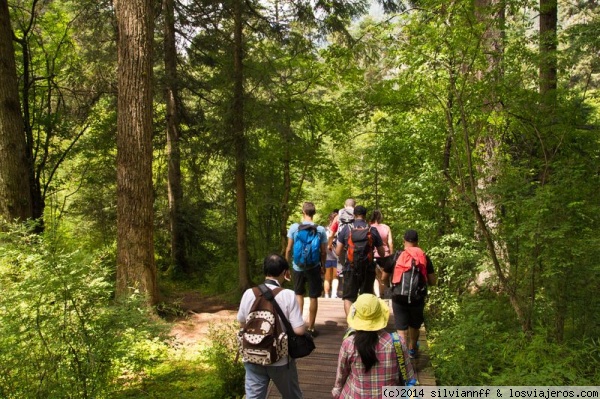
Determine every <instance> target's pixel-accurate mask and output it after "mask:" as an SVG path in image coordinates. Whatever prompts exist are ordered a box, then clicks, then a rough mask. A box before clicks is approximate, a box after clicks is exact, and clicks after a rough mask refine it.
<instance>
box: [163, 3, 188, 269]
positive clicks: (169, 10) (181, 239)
mask: <svg viewBox="0 0 600 399" xmlns="http://www.w3.org/2000/svg"><path fill="white" fill-rule="evenodd" d="M174 8H175V7H174V0H163V12H164V18H165V22H164V24H165V25H164V35H165V38H164V48H165V55H164V57H165V59H164V61H165V75H166V78H165V80H166V84H165V101H166V106H167V156H168V162H169V167H168V197H169V226H170V228H171V263H172V267H174V268H175V270H176V271H182V272H184V273H186V274H189V273H190V270H189V263H188V261H187V257H186V246H185V235H184V220H183V215H182V211H181V205H182V203H183V189H182V186H181V155H180V154H181V153H180V151H179V137H180V130H179V107H178V106H179V101H178V98H179V90H178V79H177V48H176V45H175V10H174Z"/></svg>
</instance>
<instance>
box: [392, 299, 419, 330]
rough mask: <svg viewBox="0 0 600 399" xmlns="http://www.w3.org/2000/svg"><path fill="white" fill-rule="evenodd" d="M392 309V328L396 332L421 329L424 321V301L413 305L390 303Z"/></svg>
mask: <svg viewBox="0 0 600 399" xmlns="http://www.w3.org/2000/svg"><path fill="white" fill-rule="evenodd" d="M392 309H393V310H394V326H395V327H396V330H408V327H411V328H417V329H418V328H421V324H423V321H425V318H424V316H423V311H424V309H425V301H422V302H418V303H414V304H413V303H411V304H408V303H402V302H397V301H392Z"/></svg>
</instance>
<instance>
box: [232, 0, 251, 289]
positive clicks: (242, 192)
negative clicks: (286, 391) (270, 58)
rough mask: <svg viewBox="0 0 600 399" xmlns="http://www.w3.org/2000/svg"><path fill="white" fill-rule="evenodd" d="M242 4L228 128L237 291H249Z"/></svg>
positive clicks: (239, 0) (237, 12) (238, 3)
mask: <svg viewBox="0 0 600 399" xmlns="http://www.w3.org/2000/svg"><path fill="white" fill-rule="evenodd" d="M242 7H243V0H234V2H233V18H234V32H233V69H234V70H233V106H232V110H231V111H232V112H231V128H232V134H233V142H234V153H235V190H236V210H237V252H238V271H239V288H240V290H242V291H243V290H245V289H247V288H248V287H250V285H251V282H250V271H249V269H248V238H247V235H248V232H247V224H248V221H247V219H248V215H247V212H246V137H245V134H244V69H243V58H244V48H243V36H242V35H243V27H242V24H243V20H242Z"/></svg>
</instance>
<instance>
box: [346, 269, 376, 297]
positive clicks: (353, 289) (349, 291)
mask: <svg viewBox="0 0 600 399" xmlns="http://www.w3.org/2000/svg"><path fill="white" fill-rule="evenodd" d="M374 282H375V263H373V265H372V266H371V267H369V268H368V269H367V270H366V273H365V274H364V275H363V276H357V275H356V274H355V273H354V270H352V268H351V267H350V265H346V266H345V267H344V288H343V291H342V292H343V294H342V299H347V300H349V301H351V302H354V301H356V298H358V295H359V294H373V293H374V292H373V283H374Z"/></svg>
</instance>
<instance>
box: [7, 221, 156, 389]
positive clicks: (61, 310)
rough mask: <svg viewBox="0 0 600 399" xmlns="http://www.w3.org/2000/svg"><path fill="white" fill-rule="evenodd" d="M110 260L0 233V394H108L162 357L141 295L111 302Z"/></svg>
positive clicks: (105, 254) (42, 239)
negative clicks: (121, 380)
mask: <svg viewBox="0 0 600 399" xmlns="http://www.w3.org/2000/svg"><path fill="white" fill-rule="evenodd" d="M111 258H112V255H111V251H110V249H105V250H100V251H97V252H95V253H83V252H80V251H77V250H75V251H69V250H68V249H66V248H65V246H61V244H60V242H58V241H56V237H53V238H49V237H48V236H45V235H32V234H29V233H27V232H26V231H25V230H18V229H17V230H13V231H11V232H0V286H1V287H2V290H0V397H2V398H103V397H109V396H110V392H111V391H113V390H114V389H115V386H117V384H116V382H117V377H119V376H122V375H123V374H124V373H126V372H127V371H130V372H132V373H135V372H139V371H140V370H141V369H143V368H144V367H145V366H147V365H148V364H149V363H150V362H152V361H156V360H157V359H158V358H159V357H160V350H157V348H158V347H161V345H160V344H159V343H156V341H154V340H155V339H156V338H155V337H157V336H159V330H158V326H157V325H155V324H154V323H153V322H151V321H150V320H151V319H150V317H149V315H148V312H147V309H146V306H143V300H142V298H138V297H135V296H134V297H132V298H129V300H127V301H124V303H120V304H118V305H115V304H114V301H113V293H114V287H113V280H114V278H113V276H114V274H113V273H114V265H113V267H111V264H110V259H111ZM118 385H120V384H118Z"/></svg>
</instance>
